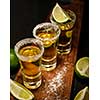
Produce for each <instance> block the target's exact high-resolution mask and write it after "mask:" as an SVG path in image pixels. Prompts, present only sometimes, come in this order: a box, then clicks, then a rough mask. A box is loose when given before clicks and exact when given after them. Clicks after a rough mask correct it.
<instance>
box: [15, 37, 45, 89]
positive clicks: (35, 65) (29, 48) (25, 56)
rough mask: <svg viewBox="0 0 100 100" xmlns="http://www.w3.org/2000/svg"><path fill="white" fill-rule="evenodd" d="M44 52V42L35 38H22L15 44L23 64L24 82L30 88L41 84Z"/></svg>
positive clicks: (16, 51) (21, 64)
mask: <svg viewBox="0 0 100 100" xmlns="http://www.w3.org/2000/svg"><path fill="white" fill-rule="evenodd" d="M43 52H44V47H43V43H42V42H41V41H39V40H37V39H34V38H26V39H22V40H20V41H19V42H18V43H16V45H15V53H16V55H17V57H18V58H19V62H20V66H21V73H22V77H23V84H24V85H25V86H26V87H27V88H29V89H36V88H38V87H39V86H40V85H41V82H42V78H41V69H40V61H41V56H42V55H43Z"/></svg>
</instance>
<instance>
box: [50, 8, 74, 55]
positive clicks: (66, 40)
mask: <svg viewBox="0 0 100 100" xmlns="http://www.w3.org/2000/svg"><path fill="white" fill-rule="evenodd" d="M66 13H67V14H68V15H69V16H70V18H71V20H68V21H67V22H64V23H58V22H56V21H55V20H54V18H53V16H52V15H51V16H50V21H51V23H54V24H56V25H58V26H59V28H60V29H61V34H60V36H59V41H58V42H59V43H58V48H57V49H58V53H59V54H69V53H70V52H71V46H72V33H73V29H74V24H75V21H76V15H75V13H74V12H73V11H71V10H67V11H66Z"/></svg>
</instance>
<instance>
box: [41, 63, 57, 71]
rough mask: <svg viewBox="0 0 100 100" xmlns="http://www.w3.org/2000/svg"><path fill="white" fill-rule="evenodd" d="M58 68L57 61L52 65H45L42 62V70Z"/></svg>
mask: <svg viewBox="0 0 100 100" xmlns="http://www.w3.org/2000/svg"><path fill="white" fill-rule="evenodd" d="M55 68H56V63H54V64H51V65H44V64H41V69H42V70H45V71H52V70H54V69H55Z"/></svg>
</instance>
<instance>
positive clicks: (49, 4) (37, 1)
mask: <svg viewBox="0 0 100 100" xmlns="http://www.w3.org/2000/svg"><path fill="white" fill-rule="evenodd" d="M56 1H58V2H59V3H60V4H64V5H67V4H69V3H70V2H68V1H72V0H10V47H12V48H13V47H14V45H15V44H16V43H17V42H18V41H19V40H20V39H22V38H27V37H33V35H32V30H33V28H34V27H35V25H37V24H39V23H41V22H44V21H45V20H46V18H47V16H48V14H49V13H50V12H51V11H52V9H53V7H54V5H55V3H56ZM76 1H78V0H76ZM81 1H83V2H84V11H83V19H82V28H81V33H80V41H79V48H78V55H77V60H78V59H79V58H81V57H84V56H89V1H88V0H81ZM72 2H73V1H72ZM74 2H75V0H74ZM11 75H12V73H11ZM86 85H89V80H88V79H86V80H80V79H79V78H78V77H77V75H76V74H74V80H73V88H72V93H71V100H73V98H74V96H75V95H76V93H77V92H78V91H79V90H81V89H82V88H84V87H85V86H86Z"/></svg>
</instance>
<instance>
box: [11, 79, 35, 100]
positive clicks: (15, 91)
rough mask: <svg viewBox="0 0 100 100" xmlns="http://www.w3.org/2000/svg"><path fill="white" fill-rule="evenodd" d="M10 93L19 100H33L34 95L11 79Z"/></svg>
mask: <svg viewBox="0 0 100 100" xmlns="http://www.w3.org/2000/svg"><path fill="white" fill-rule="evenodd" d="M10 92H11V94H12V95H13V96H14V97H16V98H17V99H18V100H32V99H33V98H34V95H33V94H32V93H31V92H30V91H29V90H28V89H27V88H25V87H24V86H23V85H21V84H20V83H18V82H16V81H13V80H11V79H10Z"/></svg>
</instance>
